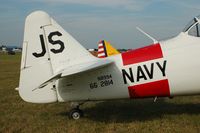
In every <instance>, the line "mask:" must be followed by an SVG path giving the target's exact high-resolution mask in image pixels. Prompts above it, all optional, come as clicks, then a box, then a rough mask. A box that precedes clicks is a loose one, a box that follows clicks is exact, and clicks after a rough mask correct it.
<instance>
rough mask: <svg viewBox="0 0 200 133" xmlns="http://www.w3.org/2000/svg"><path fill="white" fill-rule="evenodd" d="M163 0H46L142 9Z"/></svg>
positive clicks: (47, 1) (56, 2)
mask: <svg viewBox="0 0 200 133" xmlns="http://www.w3.org/2000/svg"><path fill="white" fill-rule="evenodd" d="M157 1H162V0H44V2H46V3H47V4H48V3H49V4H59V3H60V4H82V5H89V6H96V7H109V8H122V9H126V10H142V9H144V8H145V7H146V6H148V5H149V4H151V3H152V2H157Z"/></svg>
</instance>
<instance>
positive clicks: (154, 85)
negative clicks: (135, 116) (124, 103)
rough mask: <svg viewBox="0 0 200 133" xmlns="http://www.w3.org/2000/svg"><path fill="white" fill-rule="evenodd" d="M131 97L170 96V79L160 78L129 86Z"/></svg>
mask: <svg viewBox="0 0 200 133" xmlns="http://www.w3.org/2000/svg"><path fill="white" fill-rule="evenodd" d="M128 90H129V96H130V98H145V97H156V96H158V97H166V96H168V97H169V96H170V90H169V83H168V80H167V79H165V80H160V81H155V82H150V83H145V84H140V85H134V86H129V87H128Z"/></svg>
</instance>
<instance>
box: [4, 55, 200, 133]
mask: <svg viewBox="0 0 200 133" xmlns="http://www.w3.org/2000/svg"><path fill="white" fill-rule="evenodd" d="M20 56H21V55H20V54H18V55H14V56H13V55H5V54H0V133H1V132H2V133H4V132H16V133H17V132H24V133H38V132H39V133H47V132H53V133H54V132H59V133H60V132H63V133H66V132H69V133H79V132H81V133H82V132H83V133H95V132H105V133H112V132H113V133H115V132H117V133H124V132H131V133H134V132H136V133H149V132H153V133H199V132H200V96H190V97H177V98H174V99H171V100H169V99H168V98H161V99H160V98H159V99H158V101H157V102H156V103H154V102H153V99H141V100H126V101H123V100H119V101H108V102H90V103H86V104H84V105H83V106H82V109H83V110H84V112H85V117H84V118H82V119H80V120H78V121H74V120H70V119H68V116H67V112H68V111H69V110H70V106H69V103H54V104H31V103H26V102H24V101H23V100H22V99H21V98H20V97H19V94H18V92H17V91H15V90H14V88H15V87H17V86H18V81H19V68H20V58H21V57H20Z"/></svg>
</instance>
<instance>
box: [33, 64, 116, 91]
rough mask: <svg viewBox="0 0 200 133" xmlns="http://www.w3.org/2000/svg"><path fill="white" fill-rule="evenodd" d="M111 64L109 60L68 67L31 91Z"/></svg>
mask: <svg viewBox="0 0 200 133" xmlns="http://www.w3.org/2000/svg"><path fill="white" fill-rule="evenodd" d="M112 63H113V61H110V60H96V61H92V62H85V63H81V64H77V65H73V66H68V67H66V68H65V69H63V70H62V71H60V72H59V73H57V74H55V75H54V76H52V77H51V78H50V79H49V80H47V81H45V82H44V83H42V84H41V85H40V86H39V87H38V88H35V89H34V90H32V91H35V90H37V89H41V88H43V87H45V86H46V85H48V84H49V83H51V82H53V81H55V80H58V79H60V78H62V77H66V76H70V75H74V74H79V73H83V72H87V71H91V70H95V69H98V68H102V67H104V66H107V65H109V64H112Z"/></svg>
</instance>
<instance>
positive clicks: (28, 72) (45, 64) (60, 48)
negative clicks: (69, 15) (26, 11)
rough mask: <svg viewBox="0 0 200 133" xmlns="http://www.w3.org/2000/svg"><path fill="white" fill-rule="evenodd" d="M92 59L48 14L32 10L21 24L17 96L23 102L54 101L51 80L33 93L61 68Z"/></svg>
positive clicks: (54, 86)
mask: <svg viewBox="0 0 200 133" xmlns="http://www.w3.org/2000/svg"><path fill="white" fill-rule="evenodd" d="M94 59H96V58H95V57H93V56H92V55H91V54H90V53H89V52H88V51H87V50H86V49H85V48H84V47H82V46H81V44H80V43H79V42H77V41H76V40H75V39H74V38H73V37H72V36H71V35H69V34H68V33H67V32H66V31H64V29H63V28H61V27H60V26H59V25H58V24H57V23H56V22H55V21H54V20H53V19H52V18H51V17H50V16H49V15H48V14H46V13H45V12H42V11H35V12H33V13H31V14H30V15H29V16H28V17H27V18H26V21H25V31H24V41H23V51H22V59H21V68H20V69H21V71H20V82H19V93H20V96H21V97H22V99H23V100H25V101H27V102H33V103H50V102H56V101H57V100H58V98H57V92H56V84H55V82H53V81H52V82H51V83H48V85H45V86H43V88H42V89H37V91H34V89H35V88H37V87H38V86H40V85H41V84H42V83H44V82H45V81H48V80H49V79H51V77H52V76H53V75H56V74H57V73H59V72H60V71H62V70H63V69H64V68H66V67H70V66H73V65H76V64H80V63H82V62H88V61H91V60H94ZM54 78H55V77H54Z"/></svg>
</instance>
